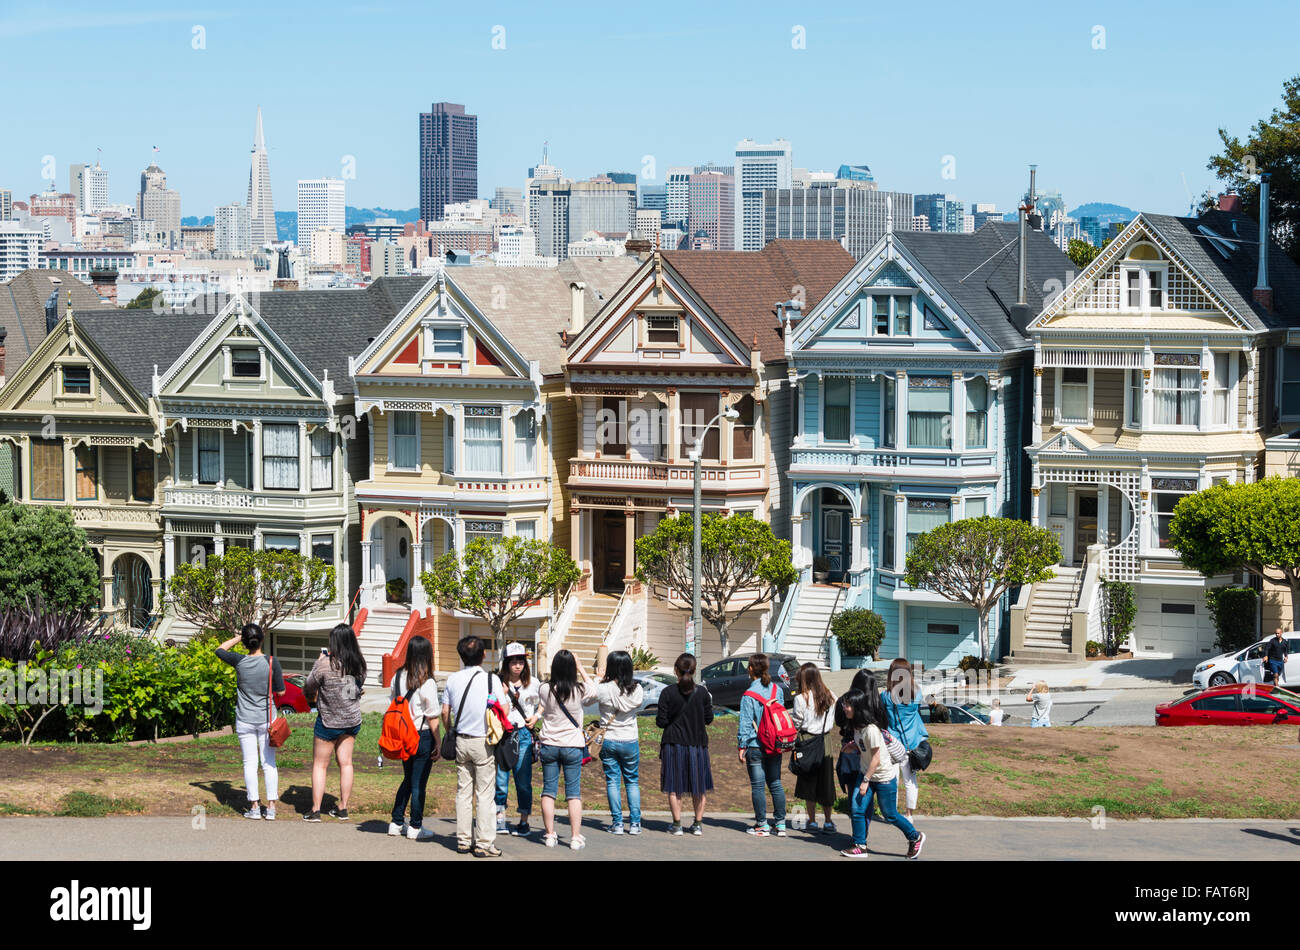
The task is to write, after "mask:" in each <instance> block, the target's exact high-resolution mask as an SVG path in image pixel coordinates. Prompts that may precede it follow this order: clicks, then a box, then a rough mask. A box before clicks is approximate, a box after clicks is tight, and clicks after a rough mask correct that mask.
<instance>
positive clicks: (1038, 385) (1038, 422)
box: [1033, 347, 1043, 442]
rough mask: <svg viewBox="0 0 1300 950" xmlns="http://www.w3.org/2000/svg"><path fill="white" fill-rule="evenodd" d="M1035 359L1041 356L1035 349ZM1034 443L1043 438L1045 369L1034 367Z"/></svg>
mask: <svg viewBox="0 0 1300 950" xmlns="http://www.w3.org/2000/svg"><path fill="white" fill-rule="evenodd" d="M1034 355H1035V357H1038V356H1040V355H1041V354H1040V353H1038V352H1037V348H1036V347H1035V354H1034ZM1033 423H1034V425H1033V441H1034V442H1039V441H1041V440H1042V438H1043V368H1042V367H1041V366H1035V367H1034V419H1033Z"/></svg>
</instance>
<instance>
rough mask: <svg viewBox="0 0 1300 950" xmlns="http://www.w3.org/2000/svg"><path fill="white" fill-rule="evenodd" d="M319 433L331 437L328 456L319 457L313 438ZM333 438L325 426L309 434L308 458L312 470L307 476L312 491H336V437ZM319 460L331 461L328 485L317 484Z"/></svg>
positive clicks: (318, 427)
mask: <svg viewBox="0 0 1300 950" xmlns="http://www.w3.org/2000/svg"><path fill="white" fill-rule="evenodd" d="M317 432H325V433H327V434H328V436H329V439H328V441H329V452H328V454H326V455H317V454H316V447H315V446H314V445H313V444H312V436H313V435H315V434H316V433H317ZM333 436H334V434H333V433H332V432H330V431H329V429H328V428H327V427H325V426H323V425H321V426H317V427H316V428H315V429H312V430H311V431H309V432H308V433H307V456H308V458H307V464H308V465H309V466H310V470H309V471H308V474H307V484H308V489H309V490H310V491H333V490H334V467H335V466H334V437H333ZM318 458H324V459H328V460H329V466H330V480H329V484H328V485H320V486H318V485H317V484H316V460H317V459H318Z"/></svg>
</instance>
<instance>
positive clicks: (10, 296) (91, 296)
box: [0, 269, 113, 376]
mask: <svg viewBox="0 0 1300 950" xmlns="http://www.w3.org/2000/svg"><path fill="white" fill-rule="evenodd" d="M56 290H57V291H58V292H59V316H60V317H62V316H63V314H64V313H66V312H67V309H68V295H69V294H71V295H72V309H73V310H74V311H75V310H87V309H90V308H94V309H96V310H113V307H111V306H110V305H109V304H108V303H106V302H104V301H103V300H102V299H101V298H100V296H99V293H98V292H97V291H96V290H95V289H94V288H93V287H91V286H90V285H89V284H84V283H82V282H81V281H80V280H78V279H77V278H76V277H74V276H73V275H72V274H70V273H68V272H67V271H65V270H36V269H31V270H25V271H23V272H22V273H20V274H17V275H15V276H14V277H12V278H11V279H10V280H7V281H5V282H4V283H3V284H0V327H4V328H5V330H6V337H5V372H6V373H7V375H9V376H13V375H14V373H16V372H17V371H18V368H19V367H20V366H22V365H23V363H24V362H26V361H27V357H29V356H31V355H32V352H33V351H34V350H35V349H36V348H37V347H38V346H40V345H41V341H42V340H44V339H45V301H46V300H48V299H49V297H50V294H52V293H53V292H54V291H56Z"/></svg>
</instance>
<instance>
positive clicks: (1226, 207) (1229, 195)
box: [1219, 191, 1241, 214]
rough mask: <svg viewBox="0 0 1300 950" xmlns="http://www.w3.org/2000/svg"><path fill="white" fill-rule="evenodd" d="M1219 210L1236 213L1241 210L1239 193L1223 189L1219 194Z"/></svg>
mask: <svg viewBox="0 0 1300 950" xmlns="http://www.w3.org/2000/svg"><path fill="white" fill-rule="evenodd" d="M1219 210H1220V211H1227V212H1228V213H1230V214H1237V213H1239V212H1240V211H1241V195H1239V194H1237V193H1236V192H1235V191H1225V192H1224V193H1223V194H1221V195H1219Z"/></svg>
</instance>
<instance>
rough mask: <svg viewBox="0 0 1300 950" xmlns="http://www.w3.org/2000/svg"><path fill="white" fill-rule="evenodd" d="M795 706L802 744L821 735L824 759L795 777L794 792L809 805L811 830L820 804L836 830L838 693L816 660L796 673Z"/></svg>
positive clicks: (827, 829)
mask: <svg viewBox="0 0 1300 950" xmlns="http://www.w3.org/2000/svg"><path fill="white" fill-rule="evenodd" d="M794 683H795V691H796V692H795V697H794V710H793V711H792V712H791V715H790V718H791V719H793V720H794V725H795V728H796V729H798V730H799V744H800V745H803V744H804V743H805V742H806V741H807V740H810V739H813V738H820V739H821V741H822V761H821V765H819V766H818V767H817V769H816V771H814V772H812V773H811V774H808V775H798V776H797V777H796V778H795V783H794V794H795V797H796V798H799V799H803V801H804V804H805V805H806V807H807V808H808V830H809V831H816V830H817V806H818V805H821V806H822V816H823V817H824V818H825V819H826V821H825V823H824V824H823V825H822V829H821V830H822V831H823V832H824V833H825V834H832V833H834V831H835V823H834V822H833V821H831V809H832V808H833V807H834V805H835V756H834V755H833V754H832V752H831V741H830V740H831V732H832V731H833V730H834V728H835V696H834V695H833V694H832V693H831V691H830V690H829V689H827V688H826V684H825V683H823V682H822V674H821V671H820V670H819V669H817V664H816V663H805V664H803V666H801V667H799V672H798V674H797V675H796V676H795V680H794Z"/></svg>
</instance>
